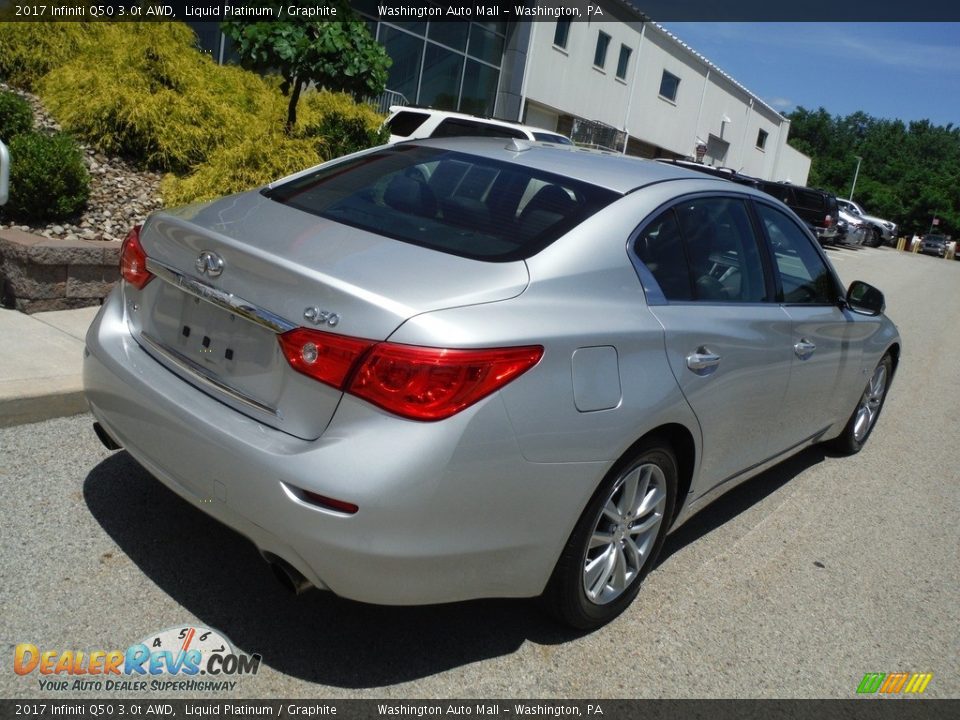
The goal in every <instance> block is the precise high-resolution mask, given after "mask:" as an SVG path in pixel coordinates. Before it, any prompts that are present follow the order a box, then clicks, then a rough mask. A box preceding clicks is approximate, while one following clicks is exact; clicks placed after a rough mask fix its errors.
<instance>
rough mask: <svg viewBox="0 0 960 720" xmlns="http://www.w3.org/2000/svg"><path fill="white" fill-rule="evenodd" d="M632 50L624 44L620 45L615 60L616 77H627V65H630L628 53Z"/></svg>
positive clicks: (623, 78) (622, 78)
mask: <svg viewBox="0 0 960 720" xmlns="http://www.w3.org/2000/svg"><path fill="white" fill-rule="evenodd" d="M632 52H633V50H631V49H630V48H628V47H627V46H626V45H621V46H620V59H619V60H617V77H618V78H620V79H621V80H626V79H627V67H628V66H629V65H630V53H632Z"/></svg>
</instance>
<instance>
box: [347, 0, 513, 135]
mask: <svg viewBox="0 0 960 720" xmlns="http://www.w3.org/2000/svg"><path fill="white" fill-rule="evenodd" d="M352 5H353V8H354V10H356V11H357V12H358V13H360V15H361V16H362V17H364V19H366V20H367V26H368V28H369V29H370V33H371V34H372V35H373V36H374V37H375V38H376V39H377V41H378V42H380V44H382V45H383V46H384V47H385V48H386V50H387V54H388V55H389V56H390V58H391V59H392V60H393V65H392V66H391V67H390V71H389V72H390V75H389V78H388V80H387V89H388V90H392V91H393V92H396V93H400V94H401V95H403V97H404V98H405V99H406V101H407V103H408V104H410V105H423V106H429V107H433V108H437V109H439V110H459V111H460V112H465V113H471V114H473V115H488V116H492V115H495V114H496V113H497V107H496V102H497V89H498V87H499V84H500V73H501V69H502V68H501V66H502V63H503V53H504V48H505V47H506V43H507V34H508V32H509V30H510V24H509V23H506V22H502V21H480V22H450V21H446V22H444V21H440V22H433V21H411V22H400V21H398V22H388V21H385V20H380V21H377V20H375V19H374V17H375V15H376V4H375V3H374V2H372V0H370V1H360V2H354V3H352Z"/></svg>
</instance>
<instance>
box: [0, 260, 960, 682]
mask: <svg viewBox="0 0 960 720" xmlns="http://www.w3.org/2000/svg"><path fill="white" fill-rule="evenodd" d="M828 254H829V255H830V257H831V260H833V262H834V264H835V266H836V267H837V269H838V270H839V272H840V274H841V277H842V278H843V279H844V281H845V282H849V281H851V280H853V279H862V280H866V281H868V282H871V283H873V284H876V285H877V286H879V287H880V288H881V289H882V290H883V291H884V292H885V294H886V297H887V307H888V314H889V315H890V317H891V318H892V319H893V320H894V321H895V322H896V323H897V324H898V325H899V327H900V331H901V334H902V336H903V348H904V349H903V356H902V361H901V365H900V370H899V372H898V375H897V377H896V379H895V381H894V384H893V388H892V390H891V394H890V396H889V398H888V401H887V404H886V408H885V410H884V413H883V415H882V416H881V418H880V420H879V424H878V426H877V429H876V431H875V432H874V434H873V436H872V438H871V439H870V442H869V443H868V445H867V447H866V448H865V449H864V451H863V452H862V453H861V454H860V455H858V456H856V457H854V458H838V457H833V456H831V455H828V454H825V453H824V451H823V450H821V449H819V448H813V449H809V450H807V451H805V452H803V453H802V454H800V455H798V456H796V457H795V458H793V459H791V460H789V461H788V462H787V463H785V464H784V465H781V466H779V467H777V468H775V469H773V470H772V471H769V472H767V473H765V474H763V475H761V476H759V477H758V478H756V479H754V480H752V481H750V482H748V483H746V484H745V485H742V486H740V487H739V488H738V489H736V490H734V491H733V492H731V493H729V494H728V495H727V496H725V497H724V498H723V499H721V500H720V501H718V502H717V503H715V504H714V505H713V506H711V507H710V508H709V509H708V510H706V511H705V512H704V513H701V515H699V516H697V517H696V518H694V519H693V520H691V521H690V522H689V523H688V524H687V525H685V526H684V527H683V528H681V529H680V530H678V531H677V532H676V533H674V534H673V535H671V536H670V537H669V538H668V540H667V544H666V546H665V548H664V552H663V556H662V558H661V562H660V564H659V566H658V568H657V569H656V570H655V571H654V572H653V573H651V575H650V576H649V578H648V579H647V581H646V585H645V587H644V589H643V590H642V591H641V593H640V596H639V598H638V600H637V602H636V603H634V605H633V606H632V607H631V608H630V609H629V610H628V611H627V612H626V613H625V614H624V615H623V616H622V617H620V618H619V619H617V620H616V621H614V622H613V623H611V624H610V625H608V626H607V627H605V628H603V629H601V630H599V631H597V632H594V633H592V634H588V635H580V634H576V633H572V632H569V631H565V630H562V629H560V628H558V627H557V626H555V625H553V624H552V623H551V622H550V621H549V620H547V619H545V618H544V617H543V616H542V615H541V614H540V613H539V611H538V609H537V607H536V605H535V603H533V602H527V601H500V600H494V601H478V602H470V603H462V604H457V605H451V606H442V607H429V608H382V607H374V606H368V605H361V604H357V603H352V602H347V601H341V600H338V599H336V598H333V597H330V596H328V595H325V594H321V593H319V592H312V593H309V594H307V595H304V596H302V597H300V598H294V597H292V596H290V595H288V594H287V593H286V591H285V590H283V589H282V588H281V587H280V586H279V584H278V583H276V581H275V580H274V579H273V577H272V575H271V573H270V571H269V569H268V568H267V566H266V565H265V563H263V562H262V560H261V559H260V557H259V555H258V554H257V553H256V551H255V550H254V548H253V546H252V545H250V544H249V543H248V542H247V541H246V540H244V539H243V538H241V537H240V536H238V535H236V534H234V533H233V532H231V531H229V530H227V529H225V528H223V527H222V526H220V525H218V524H217V523H216V522H214V521H212V520H210V519H208V518H207V517H206V516H204V515H203V514H201V513H200V512H198V511H196V510H194V509H193V508H192V507H190V506H189V505H187V504H186V503H185V502H183V501H181V500H180V499H179V498H177V497H176V496H174V495H173V494H172V493H171V492H169V491H167V490H166V489H165V488H164V487H163V486H161V485H160V484H159V483H157V482H156V481H154V480H152V479H151V478H150V476H149V475H148V474H147V473H146V472H145V471H143V470H142V469H140V468H139V467H138V466H137V465H136V464H135V463H134V462H133V461H132V460H131V459H130V458H129V457H128V456H127V455H126V454H125V453H123V452H120V453H110V452H108V451H106V450H105V449H103V448H102V446H101V445H100V443H99V441H98V440H97V439H96V438H95V436H94V434H93V432H92V430H91V429H90V426H91V422H92V421H91V418H90V416H89V415H80V416H75V417H71V418H64V419H59V420H51V421H47V422H43V423H38V424H33V425H22V426H19V427H12V428H5V429H0V481H2V485H3V493H2V522H0V578H2V582H0V643H2V647H3V654H4V655H3V657H4V660H3V662H2V663H0V668H2V669H0V697H4V698H26V697H53V696H56V697H59V698H61V699H62V698H64V697H68V696H77V697H83V696H84V694H83V693H79V692H78V693H66V694H64V693H60V694H55V693H51V692H50V691H43V690H41V689H40V688H39V686H38V680H37V677H38V676H37V674H36V673H33V674H32V675H28V676H24V677H21V676H18V675H16V674H15V673H14V672H13V671H12V657H13V654H14V648H15V646H16V645H17V644H19V643H27V642H29V643H33V644H35V645H37V646H38V647H39V648H41V649H50V650H58V651H64V650H84V651H92V650H113V649H123V648H126V647H128V646H129V645H131V644H133V643H135V642H137V641H139V640H140V639H142V638H145V637H149V636H151V635H153V634H155V633H156V632H158V631H160V630H163V629H165V628H170V627H180V626H187V625H200V626H204V627H210V628H216V629H218V630H219V631H221V632H222V633H223V634H224V635H225V636H227V637H228V638H229V639H230V640H232V641H233V643H234V645H235V646H236V647H237V648H239V649H241V650H243V651H244V652H247V653H259V654H261V655H262V657H263V665H262V667H261V669H260V671H259V673H258V674H257V675H256V676H255V677H246V678H243V679H242V680H241V681H240V682H239V683H238V685H237V686H236V688H235V689H234V690H233V691H230V692H228V693H226V694H225V695H224V697H226V696H233V697H250V698H265V697H314V698H316V697H328V698H347V697H377V698H413V697H416V698H459V697H529V698H534V697H578V698H614V697H824V698H849V697H853V696H854V695H855V692H856V687H857V685H858V683H859V682H860V680H861V679H862V678H863V676H864V674H865V673H867V672H895V671H905V672H924V673H932V674H933V678H932V680H931V682H930V684H929V686H928V687H927V690H926V693H925V695H926V696H927V697H933V698H943V697H958V696H960V677H958V670H960V651H958V648H960V603H958V602H957V598H958V597H960V533H958V531H957V518H958V517H960V482H958V480H960V461H958V459H957V457H958V437H960V382H958V380H957V376H956V358H957V357H960V332H957V328H958V327H960V262H950V261H944V260H937V259H934V258H931V257H923V256H917V255H911V254H905V253H899V252H896V251H894V250H891V249H887V248H881V249H869V248H838V249H830V250H829V251H828ZM72 679H73V678H71V680H72ZM111 694H112V693H107V692H100V693H97V695H98V696H109V695H111ZM178 695H184V693H178ZM116 696H117V697H146V696H148V695H139V694H136V695H133V694H131V693H128V692H122V691H121V692H119V693H116ZM198 696H200V697H206V695H203V694H201V695H198Z"/></svg>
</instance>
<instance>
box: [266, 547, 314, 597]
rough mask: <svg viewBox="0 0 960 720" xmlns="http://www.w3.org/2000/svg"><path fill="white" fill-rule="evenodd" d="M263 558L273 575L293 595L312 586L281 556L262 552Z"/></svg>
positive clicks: (300, 593) (303, 591) (301, 592)
mask: <svg viewBox="0 0 960 720" xmlns="http://www.w3.org/2000/svg"><path fill="white" fill-rule="evenodd" d="M264 558H265V559H266V561H267V563H268V564H269V565H270V569H271V570H272V571H273V576H274V577H275V578H276V579H277V581H278V582H279V583H280V584H281V585H283V586H284V587H285V588H286V589H287V590H289V591H290V592H291V593H293V594H294V595H302V594H303V593H305V592H306V591H307V590H309V589H310V588H312V587H313V584H312V583H311V582H310V581H309V580H307V578H306V577H304V575H303V573H301V572H300V571H299V570H297V569H296V568H295V567H293V565H291V564H290V563H288V562H287V561H286V560H284V559H283V558H281V557H277V556H276V555H273V554H271V553H264Z"/></svg>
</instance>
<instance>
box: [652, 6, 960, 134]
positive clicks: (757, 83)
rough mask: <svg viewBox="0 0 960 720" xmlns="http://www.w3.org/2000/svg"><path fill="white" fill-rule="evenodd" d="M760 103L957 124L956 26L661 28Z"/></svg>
mask: <svg viewBox="0 0 960 720" xmlns="http://www.w3.org/2000/svg"><path fill="white" fill-rule="evenodd" d="M663 25H664V27H666V28H667V29H668V30H670V31H671V32H672V33H673V34H675V35H676V36H677V37H679V38H680V39H681V40H683V41H684V42H685V43H687V44H688V45H690V46H691V47H692V48H694V49H695V50H696V51H697V52H699V53H701V54H702V55H704V56H706V57H707V58H708V59H709V60H710V61H711V62H713V64H714V65H717V66H719V67H720V68H721V69H723V70H724V71H726V72H727V73H728V74H730V75H732V76H733V77H734V78H735V79H736V80H737V81H739V82H740V83H741V84H742V85H744V86H745V87H746V88H748V89H749V90H750V91H751V92H753V93H754V94H756V95H758V96H760V97H761V98H763V99H764V100H765V101H766V102H767V103H769V104H770V105H772V106H773V107H775V108H776V109H778V110H780V111H781V112H784V113H786V112H790V111H791V110H793V109H795V108H796V107H797V106H803V107H805V108H807V109H811V110H816V109H817V108H818V107H820V106H821V105H822V106H823V107H824V108H826V109H827V111H828V112H829V113H830V114H831V115H848V114H850V113H853V112H856V111H857V110H863V111H864V112H866V113H867V114H868V115H872V116H874V117H879V118H899V119H901V120H903V121H905V122H909V121H910V120H922V119H929V120H930V121H932V122H933V123H934V124H936V125H946V124H948V123H953V124H954V125H955V126H960V23H892V22H891V23H666V22H665V23H663Z"/></svg>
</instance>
